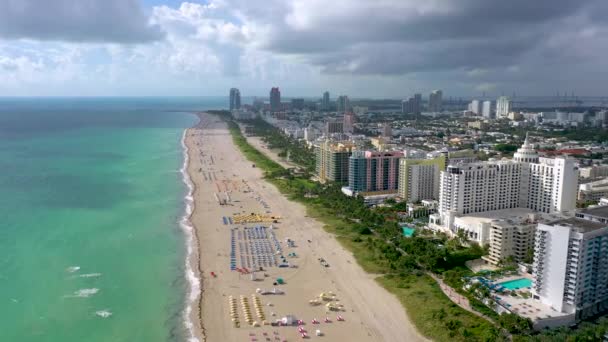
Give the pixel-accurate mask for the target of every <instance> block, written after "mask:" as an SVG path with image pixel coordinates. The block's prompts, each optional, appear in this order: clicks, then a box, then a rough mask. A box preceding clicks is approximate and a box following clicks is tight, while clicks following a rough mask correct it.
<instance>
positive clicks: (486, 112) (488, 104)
mask: <svg viewBox="0 0 608 342" xmlns="http://www.w3.org/2000/svg"><path fill="white" fill-rule="evenodd" d="M481 115H482V116H483V117H484V118H486V119H494V116H493V115H492V101H483V104H482V106H481Z"/></svg>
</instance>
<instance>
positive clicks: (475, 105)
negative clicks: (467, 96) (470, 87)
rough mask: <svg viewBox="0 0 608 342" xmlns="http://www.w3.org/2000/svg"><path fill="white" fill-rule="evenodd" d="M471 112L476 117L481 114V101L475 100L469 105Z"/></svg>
mask: <svg viewBox="0 0 608 342" xmlns="http://www.w3.org/2000/svg"><path fill="white" fill-rule="evenodd" d="M469 111H471V112H473V113H475V115H480V114H481V103H480V102H479V100H473V101H471V103H469Z"/></svg>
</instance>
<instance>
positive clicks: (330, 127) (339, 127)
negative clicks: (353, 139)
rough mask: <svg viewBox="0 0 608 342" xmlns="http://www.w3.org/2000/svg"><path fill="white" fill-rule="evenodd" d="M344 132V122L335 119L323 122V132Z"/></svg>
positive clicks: (328, 133) (327, 133)
mask: <svg viewBox="0 0 608 342" xmlns="http://www.w3.org/2000/svg"><path fill="white" fill-rule="evenodd" d="M333 133H344V122H343V121H337V120H329V121H327V122H326V123H325V134H326V135H330V134H333Z"/></svg>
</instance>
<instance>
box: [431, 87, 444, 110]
mask: <svg viewBox="0 0 608 342" xmlns="http://www.w3.org/2000/svg"><path fill="white" fill-rule="evenodd" d="M442 97H443V93H442V91H441V90H433V92H432V93H431V94H430V95H429V112H441V111H442V110H443V102H442V101H443V100H442Z"/></svg>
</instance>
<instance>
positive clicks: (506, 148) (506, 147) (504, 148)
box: [494, 144, 519, 153]
mask: <svg viewBox="0 0 608 342" xmlns="http://www.w3.org/2000/svg"><path fill="white" fill-rule="evenodd" d="M518 147H519V146H517V145H512V144H496V146H494V149H495V150H496V151H499V152H506V153H509V152H515V151H517V149H518Z"/></svg>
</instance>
